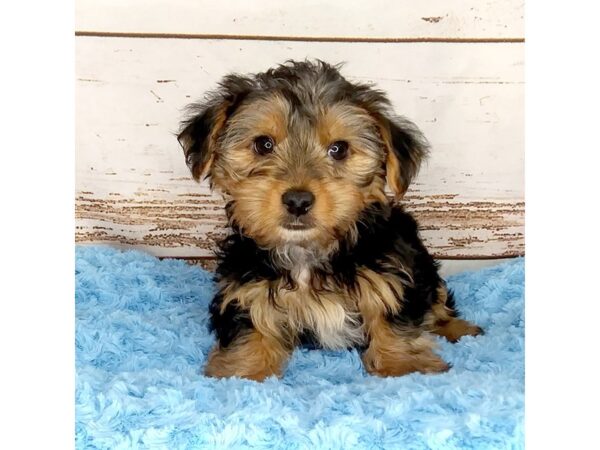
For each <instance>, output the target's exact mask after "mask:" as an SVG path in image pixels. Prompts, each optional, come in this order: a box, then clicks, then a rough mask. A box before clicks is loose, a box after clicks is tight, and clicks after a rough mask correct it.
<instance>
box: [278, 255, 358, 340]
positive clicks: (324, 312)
mask: <svg viewBox="0 0 600 450" xmlns="http://www.w3.org/2000/svg"><path fill="white" fill-rule="evenodd" d="M292 278H293V280H294V282H295V288H294V289H286V288H283V289H280V290H279V291H278V292H277V298H276V302H277V305H278V306H279V307H280V308H281V310H282V311H281V312H282V318H283V320H284V321H285V322H287V326H288V327H289V329H290V330H292V331H293V332H294V333H295V334H296V335H303V334H309V335H311V336H313V337H314V338H315V340H316V341H317V342H318V343H319V344H320V345H321V346H323V347H325V348H332V349H342V348H348V347H353V346H356V345H361V344H363V343H364V340H365V336H364V331H363V327H362V320H361V317H360V313H359V308H358V301H357V298H356V296H355V295H352V294H351V293H350V292H349V291H348V290H347V289H344V288H340V287H338V286H333V285H330V284H329V285H328V284H327V283H325V286H324V287H323V288H322V289H319V288H316V287H315V286H314V284H311V279H312V273H311V271H310V270H309V269H307V268H303V267H299V268H298V269H297V270H295V271H293V272H292Z"/></svg>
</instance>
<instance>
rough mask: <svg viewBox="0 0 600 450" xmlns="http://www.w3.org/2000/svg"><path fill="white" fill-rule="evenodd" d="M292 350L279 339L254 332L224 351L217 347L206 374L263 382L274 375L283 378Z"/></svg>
mask: <svg viewBox="0 0 600 450" xmlns="http://www.w3.org/2000/svg"><path fill="white" fill-rule="evenodd" d="M290 353H291V348H289V347H285V346H284V345H282V343H281V342H280V341H279V340H277V339H273V338H270V337H268V336H265V335H263V334H261V333H260V332H258V331H251V332H249V333H248V334H245V335H243V336H239V337H238V338H237V339H236V340H235V341H234V342H233V343H232V344H231V345H230V346H228V347H227V348H225V349H223V348H221V347H220V346H219V345H218V344H217V346H216V347H215V348H214V349H213V350H212V351H211V353H210V355H209V357H208V363H207V365H206V368H205V374H206V375H207V376H209V377H217V378H222V377H232V376H238V377H244V378H249V379H251V380H256V381H263V380H264V379H265V378H267V377H270V376H272V375H274V376H276V377H280V376H281V375H282V373H283V369H284V367H285V363H286V361H287V359H288V357H289V355H290Z"/></svg>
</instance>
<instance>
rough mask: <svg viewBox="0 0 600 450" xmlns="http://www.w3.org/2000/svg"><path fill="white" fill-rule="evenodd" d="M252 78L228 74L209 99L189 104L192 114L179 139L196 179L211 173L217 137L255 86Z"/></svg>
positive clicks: (183, 126)
mask: <svg viewBox="0 0 600 450" xmlns="http://www.w3.org/2000/svg"><path fill="white" fill-rule="evenodd" d="M252 88H253V84H252V80H251V79H250V78H248V77H242V76H239V75H235V74H230V75H227V76H225V77H224V78H223V79H222V80H221V82H220V83H219V88H218V89H217V90H215V91H212V92H209V93H208V95H207V97H208V100H207V101H206V102H205V103H195V104H192V105H190V106H189V107H188V109H189V111H190V113H191V115H190V118H189V119H188V120H186V121H184V122H183V123H182V130H181V132H180V133H179V135H178V136H177V140H178V141H179V144H181V147H182V148H183V153H184V154H185V161H186V163H187V165H188V167H189V169H190V171H191V172H192V175H193V176H194V178H195V179H196V181H200V180H201V179H202V178H203V177H205V176H209V175H210V169H211V167H212V164H213V161H214V160H215V158H216V156H217V147H218V145H217V143H218V142H217V141H218V139H219V136H220V135H221V132H222V131H223V129H224V128H225V124H226V122H227V119H228V118H229V117H231V115H232V114H233V113H234V112H235V110H236V109H237V107H238V106H239V105H240V104H241V102H242V101H243V100H244V98H245V97H246V96H247V95H248V93H249V92H250V91H251V90H252Z"/></svg>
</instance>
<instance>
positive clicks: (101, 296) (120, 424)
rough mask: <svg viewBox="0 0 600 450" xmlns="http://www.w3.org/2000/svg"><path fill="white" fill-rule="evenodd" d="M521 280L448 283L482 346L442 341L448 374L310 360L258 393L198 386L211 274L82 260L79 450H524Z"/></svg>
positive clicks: (516, 270)
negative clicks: (479, 332) (370, 371)
mask: <svg viewBox="0 0 600 450" xmlns="http://www.w3.org/2000/svg"><path fill="white" fill-rule="evenodd" d="M523 271H524V267H523V260H522V259H519V260H513V261H509V262H506V263H503V264H501V265H499V266H497V267H493V268H489V269H485V270H481V271H478V272H472V273H464V274H460V275H456V276H453V277H451V278H450V279H449V285H450V287H451V288H452V289H454V291H455V293H456V298H457V304H458V306H459V307H460V309H461V310H462V311H463V313H464V315H465V316H466V318H467V319H469V320H473V321H475V322H476V323H477V324H479V325H481V326H482V327H484V328H485V331H486V334H485V336H480V337H477V338H472V337H467V338H463V340H461V341H460V342H459V343H458V344H454V345H453V344H449V343H447V342H445V341H443V340H442V339H439V342H440V353H441V354H442V355H443V357H444V358H445V359H446V360H447V361H450V362H452V364H453V368H452V369H451V370H450V371H449V372H448V373H445V374H442V375H429V376H428V375H421V374H413V375H409V376H405V377H401V378H396V379H391V378H388V379H381V378H375V377H371V376H369V375H367V374H366V373H365V372H364V370H363V368H362V365H361V361H360V358H359V355H358V354H357V353H356V352H355V351H353V352H346V351H343V352H331V351H329V352H326V351H308V350H303V351H296V352H295V353H294V355H293V358H292V360H291V362H290V364H289V366H288V368H287V371H286V373H285V377H284V378H283V379H282V380H276V379H269V380H267V381H266V382H265V383H263V384H259V383H255V382H253V381H246V380H240V379H227V380H216V379H211V378H205V377H204V376H202V375H201V368H202V366H203V364H204V361H205V358H206V355H207V352H208V351H209V348H210V347H211V346H212V344H213V337H212V336H211V335H210V334H209V332H208V329H207V306H208V302H209V300H210V297H211V294H212V292H213V286H212V284H211V274H210V273H208V272H206V271H203V270H201V269H200V268H198V267H192V266H190V265H188V264H186V263H185V262H182V261H173V260H164V261H159V260H158V259H156V258H154V257H152V256H149V255H146V254H144V253H140V252H132V251H129V252H121V251H118V250H114V249H111V248H107V247H80V248H77V251H76V316H77V318H76V320H77V322H76V368H77V379H76V390H77V392H76V444H77V448H79V449H84V448H86V449H88V448H90V449H91V448H98V449H99V448H102V449H126V448H140V449H141V448H151V449H162V448H164V449H169V450H173V449H193V448H207V449H225V448H231V449H244V448H252V449H255V448H261V449H284V448H285V449H287V448H290V449H353V448H359V449H363V448H364V449H402V450H410V449H509V448H510V449H512V448H523V398H524V396H523V391H524V365H523V363H524V360H523V346H524V339H523V326H524V321H523V291H524V273H523Z"/></svg>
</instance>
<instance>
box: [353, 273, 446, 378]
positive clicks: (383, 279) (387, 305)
mask: <svg viewBox="0 0 600 450" xmlns="http://www.w3.org/2000/svg"><path fill="white" fill-rule="evenodd" d="M358 283H359V287H360V294H359V297H358V307H359V310H360V313H361V316H362V317H363V321H364V324H365V327H366V332H367V333H368V336H369V339H370V342H369V347H368V348H367V350H366V351H365V353H364V354H363V357H362V358H363V363H364V364H365V368H366V370H367V371H368V372H369V373H372V374H374V375H379V376H400V375H404V374H406V373H410V372H415V371H416V372H425V373H427V372H441V371H444V370H447V369H448V366H447V364H446V363H444V361H443V360H442V359H441V358H440V357H439V356H437V355H436V354H435V353H433V351H432V350H433V347H434V345H433V341H432V340H431V339H430V338H428V337H427V335H425V334H422V333H421V330H418V329H414V330H410V331H409V330H399V329H395V328H393V327H392V326H391V325H390V324H389V322H388V321H387V320H386V319H385V317H386V315H387V314H389V313H396V312H398V309H399V308H401V305H399V304H398V301H397V300H396V297H397V295H396V294H395V293H397V294H399V295H400V296H402V295H403V293H404V286H403V284H402V283H401V282H400V280H399V278H397V277H394V276H391V275H389V274H378V273H375V272H373V271H371V270H368V269H364V270H361V271H360V273H359V275H358Z"/></svg>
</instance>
